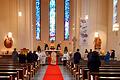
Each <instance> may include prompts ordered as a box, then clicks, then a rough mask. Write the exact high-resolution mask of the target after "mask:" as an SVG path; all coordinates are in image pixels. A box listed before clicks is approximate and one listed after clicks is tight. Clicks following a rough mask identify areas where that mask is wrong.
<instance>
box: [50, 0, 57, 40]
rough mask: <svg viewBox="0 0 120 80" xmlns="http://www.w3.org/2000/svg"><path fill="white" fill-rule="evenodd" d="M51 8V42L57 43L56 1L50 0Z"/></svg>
mask: <svg viewBox="0 0 120 80" xmlns="http://www.w3.org/2000/svg"><path fill="white" fill-rule="evenodd" d="M49 8H50V10H49V11H50V13H49V18H50V29H49V30H50V31H49V32H50V33H49V34H50V41H52V40H53V41H55V38H56V0H50V4H49Z"/></svg>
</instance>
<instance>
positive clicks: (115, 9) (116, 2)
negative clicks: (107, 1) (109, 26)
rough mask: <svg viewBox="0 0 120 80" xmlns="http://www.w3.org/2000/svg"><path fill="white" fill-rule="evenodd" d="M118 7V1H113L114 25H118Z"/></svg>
mask: <svg viewBox="0 0 120 80" xmlns="http://www.w3.org/2000/svg"><path fill="white" fill-rule="evenodd" d="M117 7H118V0H113V24H115V23H117V16H118V12H117Z"/></svg>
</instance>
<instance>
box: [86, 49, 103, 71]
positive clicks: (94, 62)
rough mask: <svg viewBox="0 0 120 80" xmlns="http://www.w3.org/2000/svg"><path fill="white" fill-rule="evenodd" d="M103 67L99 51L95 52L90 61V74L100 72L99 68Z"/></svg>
mask: <svg viewBox="0 0 120 80" xmlns="http://www.w3.org/2000/svg"><path fill="white" fill-rule="evenodd" d="M100 65H101V61H100V57H99V54H98V52H97V51H93V52H92V54H91V58H89V60H88V64H87V66H88V68H89V70H90V72H99V67H100Z"/></svg>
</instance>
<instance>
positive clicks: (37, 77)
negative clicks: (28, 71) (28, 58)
mask: <svg viewBox="0 0 120 80" xmlns="http://www.w3.org/2000/svg"><path fill="white" fill-rule="evenodd" d="M46 69H47V65H46V66H41V68H40V69H39V71H38V72H37V73H36V75H35V77H34V80H43V77H44V74H45V72H46ZM60 69H61V72H62V75H63V77H64V80H74V79H73V76H72V75H71V73H70V72H69V71H68V70H67V69H66V67H64V66H62V65H60Z"/></svg>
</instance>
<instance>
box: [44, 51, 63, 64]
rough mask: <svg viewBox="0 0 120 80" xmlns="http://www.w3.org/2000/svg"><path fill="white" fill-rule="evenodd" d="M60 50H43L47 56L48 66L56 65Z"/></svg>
mask: <svg viewBox="0 0 120 80" xmlns="http://www.w3.org/2000/svg"><path fill="white" fill-rule="evenodd" d="M60 51H61V50H45V52H46V54H47V55H48V60H47V61H48V64H53V65H56V64H58V62H59V61H60V60H59V55H60V54H59V53H60Z"/></svg>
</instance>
